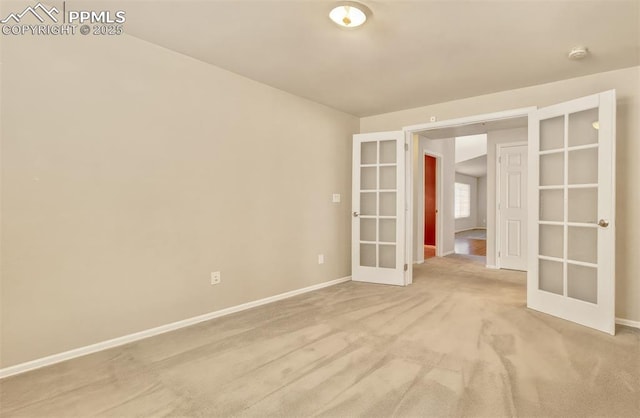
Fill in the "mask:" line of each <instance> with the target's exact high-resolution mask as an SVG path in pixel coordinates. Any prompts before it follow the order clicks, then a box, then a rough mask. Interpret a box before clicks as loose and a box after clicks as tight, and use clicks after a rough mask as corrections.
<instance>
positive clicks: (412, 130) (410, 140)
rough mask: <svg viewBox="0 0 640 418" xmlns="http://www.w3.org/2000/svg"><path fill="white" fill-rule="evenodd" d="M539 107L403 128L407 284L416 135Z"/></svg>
mask: <svg viewBox="0 0 640 418" xmlns="http://www.w3.org/2000/svg"><path fill="white" fill-rule="evenodd" d="M537 109H538V107H537V106H529V107H522V108H518V109H511V110H505V111H501V112H494V113H485V114H479V115H472V116H465V117H461V118H456V119H446V120H442V121H439V122H427V123H421V124H415V125H409V126H405V127H403V128H402V130H403V131H404V135H405V139H404V141H405V150H407V152H405V208H406V210H405V215H406V216H405V263H406V264H407V266H408V268H407V271H406V272H405V273H406V274H405V286H406V285H409V284H411V283H413V250H414V236H413V228H414V225H413V204H414V196H413V194H414V193H413V168H414V167H413V158H414V155H415V153H416V150H415V149H414V146H413V144H414V137H415V136H417V135H418V134H419V133H420V132H424V131H431V130H436V129H442V128H456V127H462V126H466V125H474V124H477V123H483V122H494V121H500V120H506V119H514V118H522V117H526V118H527V119H529V116H530V114H531V112H533V111H535V110H537ZM436 220H437V221H438V222H439V224H437V225H436V228H438V229H439V230H440V232H441V233H442V225H441V224H442V216H440V217H439V218H436ZM436 245H437V244H436ZM409 249H410V250H409ZM423 258H424V256H423Z"/></svg>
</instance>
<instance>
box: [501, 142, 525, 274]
mask: <svg viewBox="0 0 640 418" xmlns="http://www.w3.org/2000/svg"><path fill="white" fill-rule="evenodd" d="M498 161H499V166H500V170H499V171H498V172H499V175H500V180H499V184H500V188H499V193H500V201H499V209H498V210H499V222H500V224H499V227H498V229H499V232H500V247H499V249H498V266H499V267H500V268H505V269H512V270H522V271H525V270H527V247H528V246H527V228H528V225H527V145H514V146H503V147H500V154H499V157H498Z"/></svg>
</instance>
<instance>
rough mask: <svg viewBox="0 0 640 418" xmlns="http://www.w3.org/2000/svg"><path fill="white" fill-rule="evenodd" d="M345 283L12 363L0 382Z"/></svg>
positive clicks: (318, 286) (2, 372) (305, 289)
mask: <svg viewBox="0 0 640 418" xmlns="http://www.w3.org/2000/svg"><path fill="white" fill-rule="evenodd" d="M349 280H351V276H347V277H342V278H340V279H335V280H330V281H328V282H324V283H319V284H315V285H313V286H308V287H303V288H302V289H297V290H292V291H290V292H285V293H280V294H279V295H275V296H269V297H267V298H263V299H258V300H254V301H252V302H247V303H243V304H241V305H237V306H232V307H229V308H225V309H221V310H219V311H214V312H209V313H206V314H203V315H198V316H194V317H192V318H187V319H183V320H182V321H177V322H172V323H170V324H166V325H161V326H159V327H155V328H151V329H147V330H144V331H139V332H135V333H133V334H129V335H124V336H122V337H118V338H113V339H111V340H107V341H102V342H99V343H96V344H91V345H87V346H84V347H80V348H74V349H73V350H69V351H65V352H63V353H58V354H54V355H51V356H47V357H42V358H39V359H36V360H32V361H28V362H26V363H20V364H16V365H15V366H9V367H5V368H4V369H0V379H2V378H5V377H9V376H13V375H16V374H20V373H24V372H27V371H29V370H34V369H39V368H41V367H45V366H50V365H52V364H56V363H60V362H62V361H66V360H71V359H73V358H76V357H81V356H86V355H87V354H91V353H95V352H97V351H102V350H107V349H109V348H113V347H118V346H120V345H124V344H128V343H131V342H134V341H138V340H142V339H145V338H149V337H153V336H154V335H158V334H164V333H165V332H169V331H175V330H177V329H180V328H184V327H188V326H191V325H195V324H197V323H200V322H204V321H208V320H210V319H214V318H219V317H221V316H225V315H230V314H232V313H236V312H240V311H244V310H247V309H251V308H255V307H258V306H262V305H266V304H268V303H273V302H277V301H279V300H283V299H287V298H290V297H293V296H297V295H301V294H303V293H308V292H312V291H314V290H318V289H322V288H325V287H329V286H333V285H336V284H340V283H344V282H348V281H349Z"/></svg>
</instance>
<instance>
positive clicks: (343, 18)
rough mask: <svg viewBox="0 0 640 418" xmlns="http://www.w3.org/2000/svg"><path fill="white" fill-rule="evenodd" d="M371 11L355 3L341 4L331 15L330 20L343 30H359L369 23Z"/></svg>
mask: <svg viewBox="0 0 640 418" xmlns="http://www.w3.org/2000/svg"><path fill="white" fill-rule="evenodd" d="M370 14H371V11H370V10H369V9H367V8H366V7H365V6H364V5H362V4H360V3H355V2H351V1H349V2H341V3H338V6H336V7H334V8H333V9H332V10H331V12H330V13H329V18H330V19H331V20H332V21H333V23H335V24H336V25H338V26H341V27H343V28H357V27H358V26H361V25H362V24H364V22H366V21H367V16H369V15H370Z"/></svg>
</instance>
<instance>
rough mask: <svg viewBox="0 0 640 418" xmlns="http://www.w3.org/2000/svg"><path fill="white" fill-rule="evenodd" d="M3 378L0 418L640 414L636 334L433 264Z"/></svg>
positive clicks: (438, 261)
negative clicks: (408, 275)
mask: <svg viewBox="0 0 640 418" xmlns="http://www.w3.org/2000/svg"><path fill="white" fill-rule="evenodd" d="M414 271H415V281H414V284H413V285H411V286H408V287H393V286H383V285H374V284H367V283H356V282H347V283H344V284H340V285H336V286H333V287H329V288H325V289H322V290H318V291H315V292H312V293H308V294H304V295H300V296H297V297H294V298H290V299H287V300H284V301H280V302H276V303H273V304H270V305H265V306H262V307H259V308H255V309H252V310H248V311H244V312H240V313H237V314H234V315H230V316H227V317H223V318H218V319H215V320H211V321H208V322H205V323H201V324H199V325H195V326H192V327H189V328H185V329H182V330H178V331H174V332H171V333H167V334H163V335H159V336H156V337H153V338H149V339H146V340H142V341H139V342H136V343H132V344H129V345H126V346H122V347H118V348H114V349H110V350H107V351H103V352H99V353H95V354H92V355H89V356H86V357H82V358H78V359H75V360H71V361H68V362H65V363H60V364H57V365H54V366H50V367H47V368H44V369H40V370H36V371H33V372H29V373H25V374H22V375H18V376H14V377H10V378H6V379H4V380H2V381H0V396H1V398H0V415H2V416H3V417H17V416H21V417H53V416H56V417H74V416H77V417H89V416H112V417H134V416H145V417H149V416H189V417H218V416H223V417H226V416H255V417H265V416H266V417H268V416H278V417H300V416H327V417H345V416H367V417H388V416H401V417H418V416H420V417H424V416H467V417H471V416H478V417H502V416H525V417H531V416H544V417H550V416H557V417H587V416H594V417H595V416H607V417H638V416H640V396H639V394H640V367H639V366H640V333H639V332H638V331H637V330H634V329H631V328H627V327H619V328H618V333H617V335H616V336H615V337H612V336H609V335H606V334H603V333H600V332H597V331H593V330H591V329H588V328H585V327H582V326H579V325H576V324H573V323H570V322H566V321H562V320H560V319H556V318H553V317H551V316H548V315H544V314H541V313H538V312H535V311H531V310H528V309H527V308H526V304H525V280H526V278H525V274H524V273H520V272H513V271H500V270H488V269H485V268H484V267H483V266H482V265H480V264H478V263H474V262H473V261H469V260H467V259H465V258H464V257H459V256H450V257H445V258H438V257H436V258H431V259H429V260H427V261H426V262H425V263H424V264H422V265H418V266H416V267H415V270H414Z"/></svg>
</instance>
